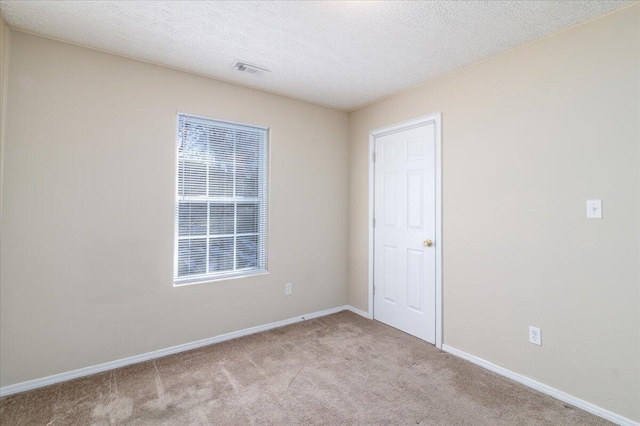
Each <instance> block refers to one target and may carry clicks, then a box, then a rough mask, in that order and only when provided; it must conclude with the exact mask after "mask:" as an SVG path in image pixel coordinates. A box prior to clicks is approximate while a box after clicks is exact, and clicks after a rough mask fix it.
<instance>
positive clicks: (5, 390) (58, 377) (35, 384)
mask: <svg viewBox="0 0 640 426" xmlns="http://www.w3.org/2000/svg"><path fill="white" fill-rule="evenodd" d="M350 308H351V307H350V306H347V305H345V306H338V307H336V308H331V309H325V310H323V311H318V312H313V313H310V314H307V315H300V316H297V317H293V318H289V319H286V320H282V321H276V322H272V323H269V324H264V325H258V326H255V327H249V328H245V329H243V330H238V331H233V332H231V333H225V334H221V335H219V336H215V337H210V338H207V339H202V340H197V341H195V342H190V343H184V344H182V345H177V346H171V347H169V348H165V349H159V350H157V351H152V352H147V353H144V354H140V355H134V356H130V357H127V358H121V359H118V360H115V361H109V362H105V363H103V364H98V365H92V366H89V367H84V368H79V369H77V370H72V371H67V372H65V373H59V374H54V375H51V376H47V377H42V378H40V379H34V380H29V381H26V382H21V383H16V384H14V385H9V386H4V387H2V388H0V397H3V396H7V395H12V394H15V393H20V392H25V391H28V390H32V389H37V388H40V387H43V386H49V385H53V384H55V383H60V382H66V381H67V380H72V379H77V378H80V377H84V376H89V375H91V374H96V373H102V372H103V371H108V370H113V369H114V368H119V367H124V366H127V365H131V364H136V363H138V362H143V361H149V360H152V359H156V358H160V357H163V356H167V355H173V354H177V353H179V352H184V351H188V350H191V349H197V348H200V347H202V346H207V345H212V344H214V343H220V342H224V341H226V340H232V339H237V338H238V337H243V336H248V335H249V334H255V333H260V332H261V331H267V330H271V329H273V328H278V327H284V326H285V325H290V324H295V323H297V322H302V321H306V320H310V319H313V318H318V317H323V316H325V315H331V314H335V313H336V312H341V311H345V310H351V309H350Z"/></svg>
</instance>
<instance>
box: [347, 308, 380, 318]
mask: <svg viewBox="0 0 640 426" xmlns="http://www.w3.org/2000/svg"><path fill="white" fill-rule="evenodd" d="M346 308H347V310H348V311H351V312H353V313H354V314H358V315H360V316H361V317H365V318H367V319H373V318H372V317H371V315H370V314H369V313H368V312H365V311H361V310H360V309H358V308H354V307H353V306H351V305H347V306H346Z"/></svg>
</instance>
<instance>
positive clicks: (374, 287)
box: [373, 285, 376, 296]
mask: <svg viewBox="0 0 640 426" xmlns="http://www.w3.org/2000/svg"><path fill="white" fill-rule="evenodd" d="M373 295H374V296H375V295H376V286H375V285H374V286H373Z"/></svg>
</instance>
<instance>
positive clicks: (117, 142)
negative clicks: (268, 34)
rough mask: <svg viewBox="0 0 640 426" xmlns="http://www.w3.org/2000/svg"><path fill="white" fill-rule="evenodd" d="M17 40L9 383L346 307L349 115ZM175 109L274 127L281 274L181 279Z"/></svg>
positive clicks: (6, 308) (5, 230)
mask: <svg viewBox="0 0 640 426" xmlns="http://www.w3.org/2000/svg"><path fill="white" fill-rule="evenodd" d="M11 36H12V38H11V60H10V63H9V79H10V81H11V85H10V87H9V94H8V117H7V121H8V124H9V125H8V128H7V143H6V157H7V161H6V162H5V184H4V197H5V205H4V211H3V222H2V259H1V260H2V264H1V269H2V272H1V274H2V275H1V280H2V282H1V306H0V311H1V328H0V332H1V336H0V337H1V341H2V345H1V352H0V372H1V376H2V377H1V384H2V386H6V385H11V384H14V383H17V382H22V381H25V380H29V379H34V378H40V377H44V376H47V375H50V374H54V373H60V372H65V371H69V370H73V369H77V368H81V367H85V366H89V365H94V364H98V363H103V362H106V361H111V360H115V359H119V358H123V357H126V356H130V355H135V354H140V353H144V352H148V351H152V350H156V349H161V348H166V347H169V346H173V345H177V344H181V343H186V342H191V341H195V340H198V339H203V338H207V337H212V336H216V335H219V334H221V333H226V332H230V331H235V330H239V329H243V328H247V327H251V326H255V325H261V324H266V323H270V322H273V321H277V320H283V319H287V318H291V317H294V316H297V315H303V314H306V313H311V312H315V311H319V310H323V309H328V308H334V307H337V306H341V305H344V304H345V303H346V298H347V285H346V274H347V263H346V257H347V256H346V253H347V217H348V215H347V186H346V185H345V183H346V182H347V167H348V162H347V147H348V143H347V137H348V115H347V113H345V112H342V111H336V110H332V109H329V108H324V107H320V106H316V105H312V104H308V103H304V102H298V101H294V100H291V99H288V98H285V97H281V96H275V95H272V94H268V93H264V92H260V91H255V90H250V89H246V88H242V87H238V86H234V85H231V84H226V83H222V82H217V81H214V80H210V79H205V78H201V77H197V76H194V75H191V74H187V73H183V72H179V71H174V70H170V69H167V68H162V67H159V66H155V65H150V64H146V63H142V62H137V61H133V60H129V59H125V58H121V57H118V56H113V55H108V54H104V53H100V52H96V51H93V50H88V49H84V48H80V47H76V46H72V45H69V44H64V43H60V42H56V41H52V40H48V39H44V38H40V37H35V36H31V35H27V34H24V33H20V32H16V31H12V33H11ZM176 111H182V112H190V113H195V114H200V115H204V116H210V117H215V118H219V119H224V120H232V121H240V122H245V123H251V124H257V125H263V126H269V127H270V129H271V180H270V188H271V194H270V211H271V219H270V225H269V236H270V239H269V270H270V274H269V275H266V276H258V277H252V278H243V279H235V280H227V281H221V282H214V283H208V284H200V285H192V286H183V287H180V288H174V287H173V286H172V267H173V232H174V231H173V226H174V217H173V214H174V185H175V182H174V179H175V134H176V133H175V126H176ZM287 282H291V283H293V290H294V295H293V296H291V297H286V298H285V297H284V284H285V283H287Z"/></svg>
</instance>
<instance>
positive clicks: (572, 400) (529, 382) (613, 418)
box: [442, 345, 640, 426]
mask: <svg viewBox="0 0 640 426" xmlns="http://www.w3.org/2000/svg"><path fill="white" fill-rule="evenodd" d="M442 350H443V351H445V352H448V353H450V354H451V355H455V356H457V357H460V358H463V359H466V360H467V361H470V362H472V363H474V364H476V365H479V366H480V367H484V368H486V369H487V370H491V371H493V372H494V373H498V374H500V375H501V376H504V377H507V378H509V379H511V380H514V381H516V382H518V383H522V384H523V385H525V386H528V387H530V388H533V389H535V390H537V391H539V392H542V393H544V394H547V395H549V396H552V397H554V398H556V399H559V400H560V401H563V402H566V403H568V404H571V405H573V406H575V407H578V408H580V409H582V410H584V411H587V412H589V413H591V414H595V415H596V416H599V417H602V418H603V419H606V420H609V421H610V422H613V423H616V424H619V425H622V426H640V424H639V423H638V422H635V421H633V420H631V419H628V418H626V417H623V416H621V415H619V414H616V413H614V412H612V411H609V410H605V409H604V408H602V407H598V406H597V405H594V404H592V403H590V402H587V401H584V400H582V399H580V398H576V397H575V396H572V395H569V394H568V393H565V392H562V391H561V390H558V389H556V388H552V387H551V386H548V385H545V384H543V383H540V382H536V381H535V380H533V379H530V378H528V377H526V376H523V375H522V374H518V373H515V372H513V371H511V370H507V369H506V368H503V367H500V366H499V365H496V364H493V363H491V362H489V361H487V360H484V359H482V358H478V357H477V356H475V355H471V354H468V353H466V352H463V351H461V350H458V349H456V348H452V347H451V346H447V345H442Z"/></svg>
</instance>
